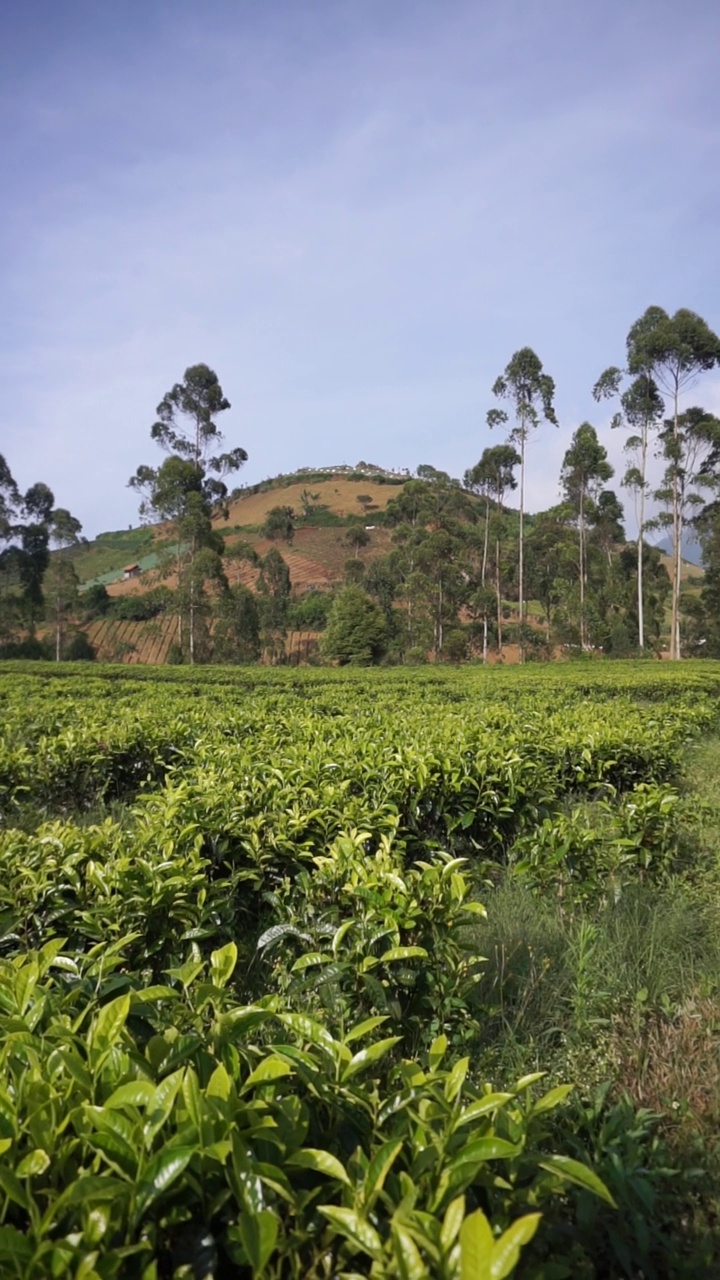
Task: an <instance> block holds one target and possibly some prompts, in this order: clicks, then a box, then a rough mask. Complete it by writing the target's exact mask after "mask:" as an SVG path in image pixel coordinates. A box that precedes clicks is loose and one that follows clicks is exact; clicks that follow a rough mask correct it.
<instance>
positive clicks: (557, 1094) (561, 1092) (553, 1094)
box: [530, 1084, 575, 1116]
mask: <svg viewBox="0 0 720 1280" xmlns="http://www.w3.org/2000/svg"><path fill="white" fill-rule="evenodd" d="M574 1088H575V1085H574V1084H559V1085H558V1086H557V1087H556V1088H555V1089H550V1090H548V1092H547V1093H544V1094H543V1096H542V1098H538V1100H537V1102H535V1103H533V1107H532V1111H531V1113H530V1114H531V1115H533V1116H539V1115H542V1113H543V1112H544V1111H554V1109H555V1107H558V1106H559V1105H560V1103H561V1102H564V1101H565V1099H566V1098H567V1096H568V1094H569V1093H572V1091H573V1089H574Z"/></svg>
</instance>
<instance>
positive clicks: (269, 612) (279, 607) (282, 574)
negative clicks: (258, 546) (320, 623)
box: [258, 547, 292, 664]
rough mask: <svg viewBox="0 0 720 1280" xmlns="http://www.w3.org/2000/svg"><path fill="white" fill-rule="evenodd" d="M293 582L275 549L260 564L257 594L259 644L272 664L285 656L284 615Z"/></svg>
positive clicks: (284, 563) (283, 561) (286, 612)
mask: <svg viewBox="0 0 720 1280" xmlns="http://www.w3.org/2000/svg"><path fill="white" fill-rule="evenodd" d="M291 590H292V582H291V579H290V570H289V568H288V565H287V561H286V560H284V559H283V557H282V556H281V555H280V552H279V551H277V550H276V548H275V547H271V548H270V550H269V551H268V553H267V555H266V556H264V557H263V559H262V560H261V561H260V576H259V578H258V591H259V595H260V602H259V603H260V609H259V612H260V626H261V636H262V645H263V648H264V649H265V651H266V653H267V654H268V657H269V659H270V661H271V663H273V664H275V663H279V662H282V660H283V658H284V657H285V637H286V635H287V616H288V608H289V605H290V592H291Z"/></svg>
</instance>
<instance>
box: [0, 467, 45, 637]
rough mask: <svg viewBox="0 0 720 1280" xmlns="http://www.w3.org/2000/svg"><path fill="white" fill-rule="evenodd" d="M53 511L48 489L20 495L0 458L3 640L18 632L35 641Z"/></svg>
mask: <svg viewBox="0 0 720 1280" xmlns="http://www.w3.org/2000/svg"><path fill="white" fill-rule="evenodd" d="M54 506H55V499H54V497H53V494H52V492H51V490H50V489H49V488H48V486H47V485H46V484H42V483H40V482H38V483H37V484H33V485H31V486H30V488H29V489H28V490H27V491H26V492H25V493H24V494H22V493H21V492H20V490H19V488H18V486H17V484H16V483H15V480H14V479H13V476H12V473H11V471H10V468H9V466H8V464H7V462H6V461H5V458H4V457H2V455H0V603H1V604H2V610H1V613H0V628H1V629H2V633H3V635H4V637H5V639H8V638H11V637H12V636H13V635H14V634H15V633H16V631H17V629H18V628H20V629H24V630H25V631H26V632H28V633H29V635H30V637H31V638H33V637H34V635H35V627H36V625H37V623H38V621H39V620H40V618H41V617H42V613H43V591H42V584H43V578H44V576H45V572H46V570H47V567H48V563H49V560H50V549H49V543H50V527H51V520H52V513H53V509H54Z"/></svg>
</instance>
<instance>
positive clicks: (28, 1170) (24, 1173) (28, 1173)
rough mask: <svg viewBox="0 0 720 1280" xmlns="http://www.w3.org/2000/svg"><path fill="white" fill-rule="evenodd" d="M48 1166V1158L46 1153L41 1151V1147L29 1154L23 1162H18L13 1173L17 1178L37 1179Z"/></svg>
mask: <svg viewBox="0 0 720 1280" xmlns="http://www.w3.org/2000/svg"><path fill="white" fill-rule="evenodd" d="M49 1164H50V1157H49V1155H48V1153H47V1151H43V1149H42V1147H38V1148H37V1149H36V1150H35V1151H31V1152H29V1154H28V1155H26V1156H25V1158H24V1159H23V1160H21V1161H20V1163H19V1165H18V1166H17V1169H16V1170H15V1172H16V1173H17V1176H18V1178H37V1177H39V1176H40V1174H41V1173H44V1172H45V1170H46V1169H47V1168H48V1166H49Z"/></svg>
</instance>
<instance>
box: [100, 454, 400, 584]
mask: <svg viewBox="0 0 720 1280" xmlns="http://www.w3.org/2000/svg"><path fill="white" fill-rule="evenodd" d="M403 483H404V479H403V477H402V476H393V475H390V474H389V473H388V474H385V473H378V475H377V477H376V476H373V475H372V474H369V475H368V474H361V473H358V472H353V473H351V474H350V475H348V474H344V473H342V472H330V473H328V474H327V475H326V476H325V478H321V473H319V472H309V473H303V474H302V475H301V476H300V478H297V477H295V476H281V477H278V478H277V479H275V480H271V481H264V482H263V483H262V484H261V485H255V486H253V487H252V488H250V489H248V490H246V491H242V492H240V493H239V494H238V496H237V497H235V498H234V499H233V500H232V501H231V503H230V508H229V514H228V518H227V520H223V519H222V518H218V519H217V520H216V521H215V522H214V523H215V526H216V528H217V529H218V531H219V532H220V533H221V534H222V535H223V537H224V538H225V541H226V546H227V547H228V549H230V548H231V547H232V546H233V545H234V544H235V543H237V542H238V541H241V540H242V541H244V542H248V543H250V545H251V546H252V547H253V548H254V549H255V550H256V551H257V552H258V554H259V555H264V554H266V553H267V551H268V550H269V548H270V546H271V545H272V544H271V543H269V542H268V541H267V540H266V539H263V538H262V537H261V535H260V527H261V525H262V524H263V522H264V521H265V519H266V517H267V514H268V512H269V511H270V510H271V508H272V507H276V506H288V507H292V508H293V510H294V511H295V513H296V515H297V516H298V517H299V523H298V526H297V528H296V532H295V539H294V541H293V543H291V544H289V545H288V544H285V543H283V544H282V545H281V550H282V554H283V556H284V558H285V559H286V560H287V562H288V565H289V567H290V573H291V577H292V581H293V585H294V586H295V587H297V588H299V589H300V590H308V589H310V588H311V587H320V588H327V587H329V586H332V585H333V584H335V583H337V582H339V581H340V580H341V579H342V574H343V566H344V563H345V561H346V560H347V559H348V557H349V556H350V555H351V554H352V553H351V552H350V550H349V549H348V547H347V546H346V544H345V543H344V534H345V531H346V529H347V527H348V526H349V525H350V524H354V523H358V521H360V520H363V521H364V523H365V524H367V525H372V524H373V517H374V516H375V515H376V513H378V512H380V511H384V510H385V507H386V506H387V504H388V502H389V501H390V499H391V498H393V497H394V496H396V495H397V493H398V492H399V490H400V488H401V487H402V484H403ZM310 495H311V496H310ZM359 497H363V498H367V499H369V502H366V503H364V504H363V503H359V502H358V498H359ZM308 504H309V505H310V506H311V507H313V508H315V510H314V512H313V511H311V512H310V513H309V514H308V515H307V516H303V515H302V512H303V507H304V506H305V507H306V508H307V506H308ZM370 538H371V541H370V545H369V546H368V547H367V548H365V549H364V550H363V552H362V558H363V559H365V560H366V559H372V558H373V557H374V556H377V555H381V554H384V553H385V551H386V550H387V547H388V542H389V539H388V536H387V534H386V532H385V531H384V530H382V529H375V530H372V529H371V530H370ZM165 539H166V531H165V528H164V527H163V526H162V525H155V526H141V527H139V528H136V529H130V530H119V531H117V532H114V533H102V534H100V535H99V536H98V537H97V538H96V539H95V540H94V541H93V542H91V543H89V544H88V545H87V547H85V548H83V550H82V551H81V552H80V553H79V554H78V555H77V556H76V557H75V568H76V571H77V573H78V576H79V578H80V582H81V584H82V585H83V586H84V587H88V586H91V585H92V584H94V583H104V584H105V586H107V588H108V591H109V593H110V594H111V595H114V596H115V595H134V594H137V593H139V592H143V591H146V590H148V589H149V588H150V587H152V586H154V585H156V579H157V575H156V574H155V573H154V572H153V571H154V570H156V569H157V567H158V564H159V561H160V553H161V551H162V546H163V543H164V542H165ZM129 564H139V565H140V568H141V570H142V573H141V576H140V577H139V578H133V579H129V580H127V581H124V580H123V570H124V568H125V567H126V566H127V565H129ZM228 572H229V574H230V577H231V580H232V581H238V580H239V581H242V582H248V583H250V582H251V581H252V580H253V579H254V574H253V573H252V570H250V569H249V568H248V566H242V568H241V571H240V577H239V578H238V571H237V568H236V567H235V566H234V565H232V566H231V565H230V564H229V565H228ZM164 580H165V581H166V582H167V583H168V585H169V586H172V585H173V580H172V575H171V576H170V577H168V578H167V579H164Z"/></svg>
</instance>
